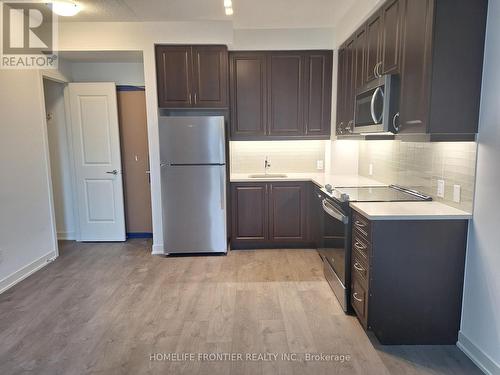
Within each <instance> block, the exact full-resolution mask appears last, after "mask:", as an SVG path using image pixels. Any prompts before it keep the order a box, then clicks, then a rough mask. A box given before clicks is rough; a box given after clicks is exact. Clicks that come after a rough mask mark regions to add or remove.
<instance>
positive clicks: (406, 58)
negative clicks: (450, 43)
mask: <svg viewBox="0 0 500 375" xmlns="http://www.w3.org/2000/svg"><path fill="white" fill-rule="evenodd" d="M433 13H434V1H433V0H419V1H407V2H406V7H405V10H404V34H403V70H402V74H401V96H400V107H399V108H400V115H401V117H400V119H401V122H400V131H399V132H400V133H425V132H426V129H427V123H428V118H429V99H430V80H431V43H432V28H433Z"/></svg>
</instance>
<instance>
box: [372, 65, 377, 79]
mask: <svg viewBox="0 0 500 375" xmlns="http://www.w3.org/2000/svg"><path fill="white" fill-rule="evenodd" d="M377 66H378V63H376V64H375V66H374V67H373V76H374V77H375V78H378V75H377Z"/></svg>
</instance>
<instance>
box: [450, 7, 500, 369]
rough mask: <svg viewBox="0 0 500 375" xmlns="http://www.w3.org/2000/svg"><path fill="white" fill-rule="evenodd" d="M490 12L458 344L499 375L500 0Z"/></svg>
mask: <svg viewBox="0 0 500 375" xmlns="http://www.w3.org/2000/svg"><path fill="white" fill-rule="evenodd" d="M488 12H489V13H488V28H487V35H486V53H485V63H484V71H483V90H482V98H481V114H480V124H479V137H478V143H479V144H478V159H477V173H476V196H475V202H474V205H475V209H474V219H473V220H472V222H471V225H470V229H469V245H468V249H467V262H466V275H465V286H464V288H465V290H464V300H463V311H462V327H461V331H460V337H459V343H458V345H459V346H460V347H461V348H462V349H463V350H464V351H465V352H466V353H467V354H468V355H469V356H470V357H471V358H473V359H474V360H475V361H476V362H477V363H479V364H480V365H481V366H482V367H483V369H484V370H485V371H489V372H490V373H492V374H500V272H499V267H500V245H499V239H498V230H499V228H500V199H499V193H498V186H499V183H500V112H499V111H498V107H499V103H500V94H499V93H500V75H499V74H498V67H499V66H500V0H490V2H489V10H488Z"/></svg>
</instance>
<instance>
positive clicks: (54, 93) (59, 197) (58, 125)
mask: <svg viewBox="0 0 500 375" xmlns="http://www.w3.org/2000/svg"><path fill="white" fill-rule="evenodd" d="M43 86H44V98H45V109H46V113H47V115H50V118H48V119H47V134H48V142H49V153H50V169H51V177H52V178H51V180H52V191H53V196H54V209H55V216H56V227H57V238H58V239H65V240H73V239H75V218H74V212H73V195H72V182H71V179H72V176H71V170H72V163H71V160H70V154H69V152H70V151H69V145H68V136H67V130H66V129H67V128H66V109H65V102H64V87H65V85H64V84H63V83H60V82H55V81H52V80H49V79H44V81H43Z"/></svg>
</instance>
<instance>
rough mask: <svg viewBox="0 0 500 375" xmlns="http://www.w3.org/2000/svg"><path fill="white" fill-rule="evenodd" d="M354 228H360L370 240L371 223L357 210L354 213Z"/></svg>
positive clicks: (360, 231)
mask: <svg viewBox="0 0 500 375" xmlns="http://www.w3.org/2000/svg"><path fill="white" fill-rule="evenodd" d="M352 228H353V231H354V230H358V231H359V233H361V234H362V235H363V236H364V237H365V238H366V240H368V242H369V241H370V236H371V225H370V221H369V220H368V219H367V218H366V217H364V216H362V215H360V214H359V213H357V212H356V211H354V212H353V215H352Z"/></svg>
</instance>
